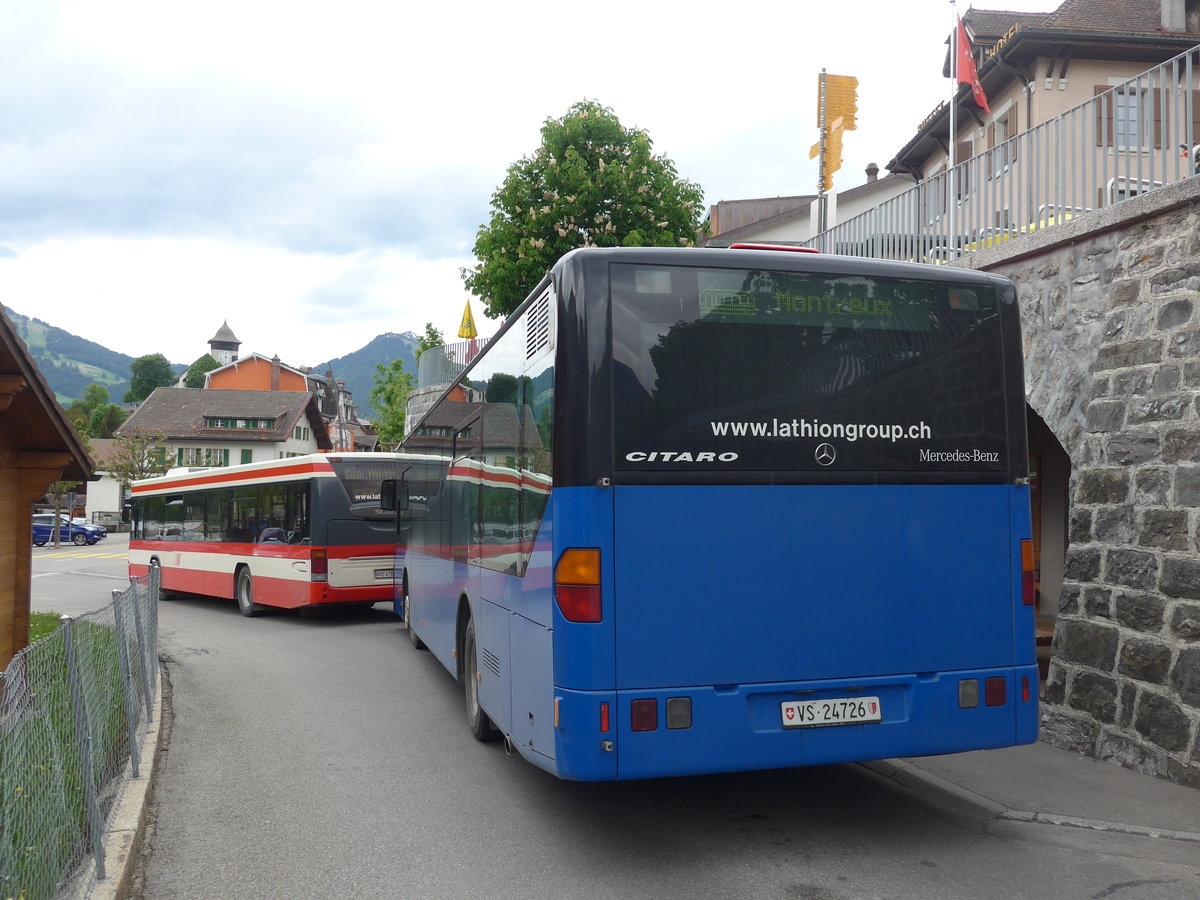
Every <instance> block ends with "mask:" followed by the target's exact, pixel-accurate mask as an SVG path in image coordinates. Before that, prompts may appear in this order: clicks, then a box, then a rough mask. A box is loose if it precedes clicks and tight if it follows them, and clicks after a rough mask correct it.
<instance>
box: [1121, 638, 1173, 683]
mask: <svg viewBox="0 0 1200 900" xmlns="http://www.w3.org/2000/svg"><path fill="white" fill-rule="evenodd" d="M1170 670H1171V648H1170V646H1168V645H1167V644H1160V643H1158V642H1156V641H1148V640H1145V639H1144V638H1130V639H1129V640H1127V641H1125V643H1124V645H1122V647H1121V655H1120V659H1119V660H1118V662H1117V671H1118V672H1119V673H1120V674H1122V675H1125V676H1127V677H1129V678H1135V679H1137V680H1138V681H1145V682H1148V683H1150V684H1155V685H1165V684H1166V683H1167V673H1168V672H1170Z"/></svg>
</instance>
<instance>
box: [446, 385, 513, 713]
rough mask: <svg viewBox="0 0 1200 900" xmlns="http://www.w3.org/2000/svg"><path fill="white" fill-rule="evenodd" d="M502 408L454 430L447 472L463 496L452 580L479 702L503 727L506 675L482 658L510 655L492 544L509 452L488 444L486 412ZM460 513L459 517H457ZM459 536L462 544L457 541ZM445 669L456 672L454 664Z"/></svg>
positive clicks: (452, 629)
mask: <svg viewBox="0 0 1200 900" xmlns="http://www.w3.org/2000/svg"><path fill="white" fill-rule="evenodd" d="M506 406H508V404H499V403H485V404H484V405H483V406H482V407H481V408H480V409H479V410H477V411H475V412H474V413H473V414H472V415H471V416H469V417H468V418H467V419H466V420H465V421H464V422H463V423H461V424H460V425H459V426H458V427H457V428H456V429H455V434H454V462H453V464H452V465H451V473H452V474H456V478H455V489H456V490H458V491H460V492H461V494H462V496H461V500H460V501H459V502H458V503H456V504H455V505H454V510H455V513H456V521H455V523H454V527H455V530H456V531H458V532H459V534H457V535H456V536H455V538H454V541H455V552H456V554H457V556H456V559H455V582H456V584H457V583H458V582H459V579H460V577H461V580H462V584H461V587H460V588H459V591H460V592H461V593H463V594H465V595H466V596H467V598H468V602H469V603H470V609H471V615H472V616H473V617H474V621H475V641H476V646H477V648H478V649H477V652H478V653H479V655H480V658H481V663H480V671H481V672H482V673H483V676H484V677H483V679H482V680H481V681H480V683H479V702H480V704H481V705H482V706H483V707H484V709H485V710H486V711H487V712H488V713H489V714H491V715H492V716H493V717H494V720H495V721H496V723H497V724H498V725H499V726H500V727H502V728H503V727H505V726H506V725H507V721H508V718H509V716H508V709H507V707H508V700H509V692H508V682H507V678H505V680H504V681H503V682H501V679H500V676H499V674H498V673H497V671H496V670H495V668H494V667H489V666H487V665H484V664H483V663H482V660H486V659H493V660H506V659H508V655H509V654H508V615H507V613H506V611H505V610H504V609H503V607H502V606H501V605H500V604H499V603H498V602H497V601H498V600H500V598H501V597H502V596H503V588H504V580H505V579H504V574H503V572H502V571H498V570H499V569H500V568H501V565H500V557H499V556H498V549H499V546H498V542H497V538H498V535H499V533H500V532H499V529H500V527H501V526H500V523H499V510H500V509H502V508H503V503H504V495H505V494H506V493H508V491H507V490H506V487H505V486H506V484H507V482H506V479H505V476H504V468H503V466H502V465H499V464H498V463H502V462H504V461H506V460H507V458H508V454H507V453H506V452H505V451H506V449H507V448H505V447H504V446H500V445H496V446H492V445H491V444H489V442H488V438H487V430H488V429H487V424H488V419H489V413H490V412H493V411H494V410H501V409H503V408H505V407H506ZM492 444H496V441H492ZM485 448H486V450H487V453H485ZM460 511H461V517H460V516H458V515H457V513H459V512H460ZM460 521H461V525H460V524H459V522H460ZM460 538H461V540H462V541H463V544H462V545H459V544H458V541H459V540H460ZM460 546H461V550H460V549H459V548H460ZM464 563H465V565H464ZM460 568H461V570H462V574H461V575H460ZM457 596H458V593H457V592H456V594H455V597H456V598H457ZM456 614H457V603H456V604H455V609H454V610H451V611H450V615H456ZM447 624H448V625H449V627H448V628H447V629H446V630H447V632H448V633H449V634H451V635H453V634H455V626H456V620H448V622H447ZM449 668H450V670H451V671H454V670H455V667H454V665H450V666H449ZM501 671H504V670H503V669H501Z"/></svg>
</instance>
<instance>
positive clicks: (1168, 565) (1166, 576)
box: [1159, 556, 1200, 600]
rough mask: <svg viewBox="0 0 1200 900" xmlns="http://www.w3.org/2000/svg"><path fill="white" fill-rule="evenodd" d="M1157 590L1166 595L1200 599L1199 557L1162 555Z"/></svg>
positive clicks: (1185, 598)
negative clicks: (1160, 576) (1160, 575)
mask: <svg viewBox="0 0 1200 900" xmlns="http://www.w3.org/2000/svg"><path fill="white" fill-rule="evenodd" d="M1159 590H1161V591H1162V592H1163V593H1164V594H1166V595H1167V596H1168V597H1181V598H1183V599H1184V600H1200V559H1196V558H1195V557H1192V556H1164V557H1163V563H1162V580H1161V581H1160V582H1159Z"/></svg>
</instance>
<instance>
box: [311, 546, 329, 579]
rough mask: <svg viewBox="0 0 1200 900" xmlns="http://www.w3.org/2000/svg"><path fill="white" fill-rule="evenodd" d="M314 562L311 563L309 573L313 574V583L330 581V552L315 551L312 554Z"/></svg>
mask: <svg viewBox="0 0 1200 900" xmlns="http://www.w3.org/2000/svg"><path fill="white" fill-rule="evenodd" d="M311 560H312V562H311V563H310V569H309V571H310V572H312V580H313V581H328V580H329V551H328V550H322V549H315V550H313V552H312V557H311Z"/></svg>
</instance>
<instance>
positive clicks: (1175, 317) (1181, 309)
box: [1156, 300, 1192, 331]
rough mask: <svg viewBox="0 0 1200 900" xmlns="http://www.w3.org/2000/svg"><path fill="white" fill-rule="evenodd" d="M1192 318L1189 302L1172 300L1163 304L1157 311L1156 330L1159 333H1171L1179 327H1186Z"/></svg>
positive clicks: (1190, 302)
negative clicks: (1157, 329)
mask: <svg viewBox="0 0 1200 900" xmlns="http://www.w3.org/2000/svg"><path fill="white" fill-rule="evenodd" d="M1191 318H1192V301H1191V300H1172V301H1170V302H1169V303H1164V304H1163V305H1162V308H1161V309H1159V311H1158V322H1157V323H1156V324H1157V325H1158V328H1159V330H1160V331H1171V330H1173V329H1175V328H1178V327H1179V326H1180V325H1186V324H1187V323H1188V322H1189V321H1190V320H1191Z"/></svg>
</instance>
